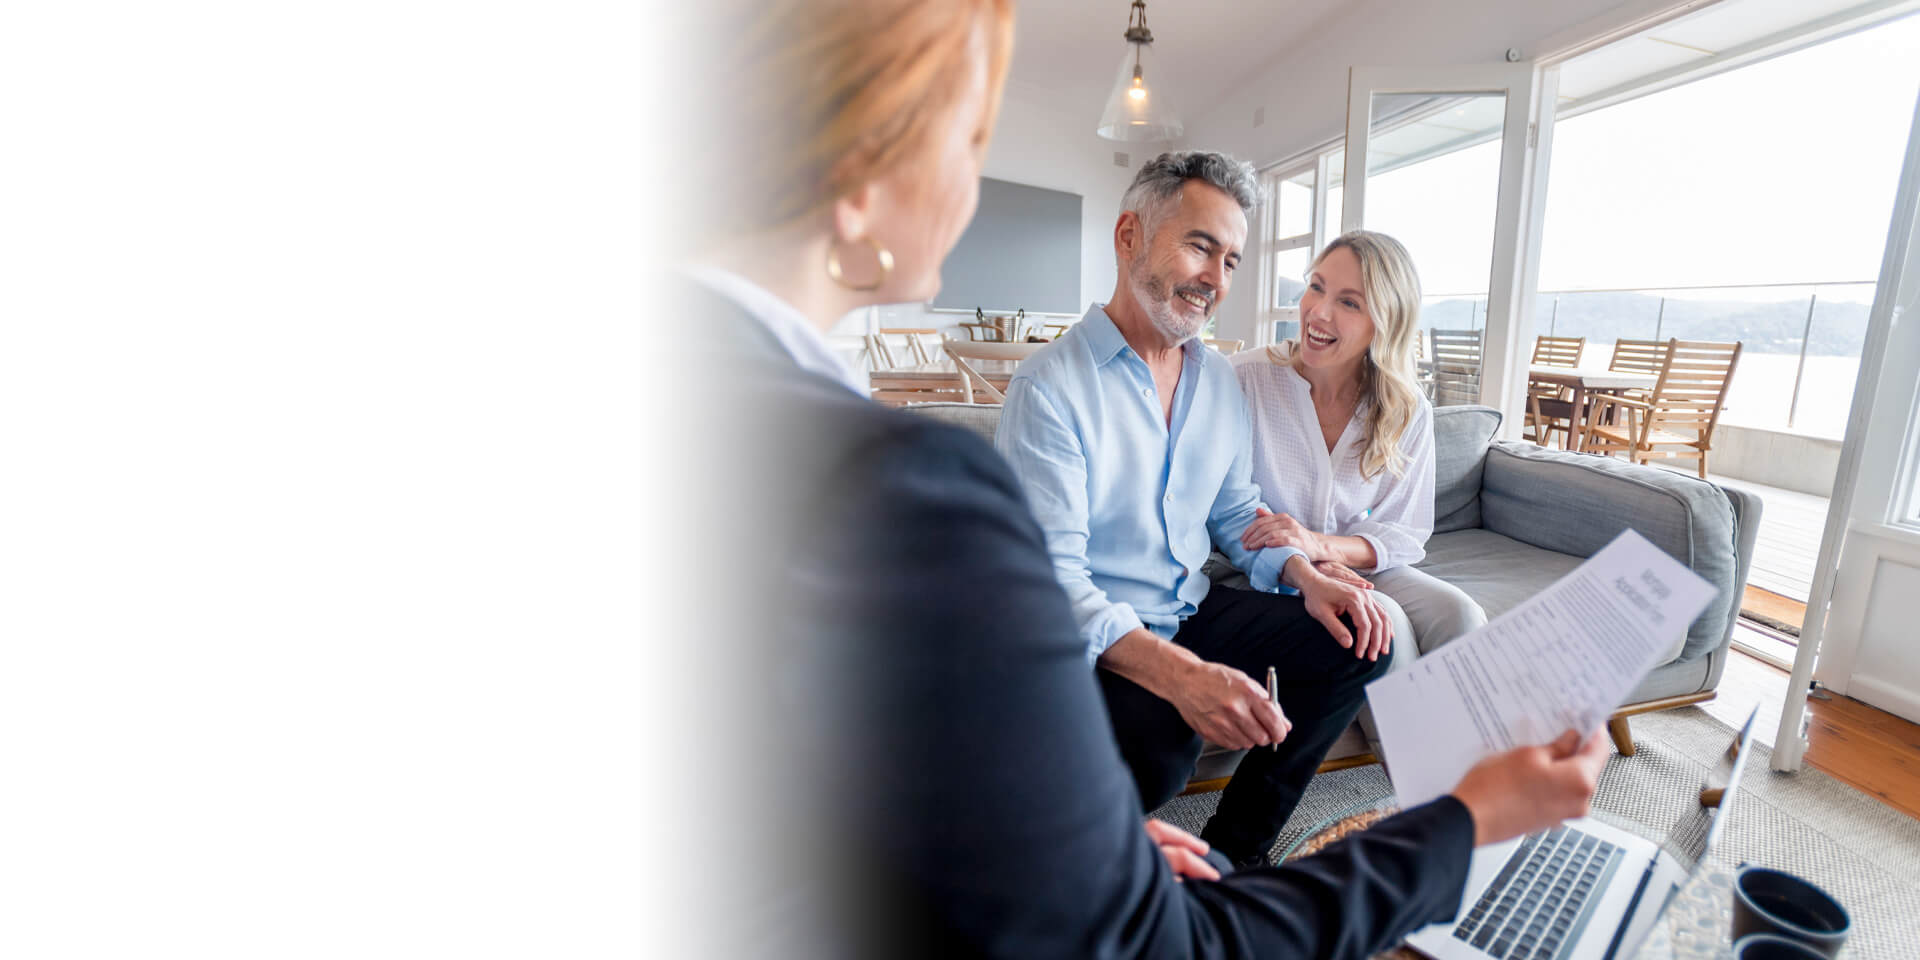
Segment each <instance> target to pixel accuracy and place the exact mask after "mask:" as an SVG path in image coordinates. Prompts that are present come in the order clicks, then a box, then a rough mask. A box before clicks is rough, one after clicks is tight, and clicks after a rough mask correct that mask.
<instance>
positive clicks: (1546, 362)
mask: <svg viewBox="0 0 1920 960" xmlns="http://www.w3.org/2000/svg"><path fill="white" fill-rule="evenodd" d="M1586 346H1587V338H1586V337H1535V338H1534V340H1533V363H1534V364H1535V365H1536V366H1543V367H1568V368H1572V367H1578V366H1579V365H1580V353H1581V351H1583V350H1585V349H1586ZM1522 426H1523V430H1524V429H1525V428H1531V429H1532V430H1533V440H1534V442H1535V443H1538V444H1539V445H1541V446H1543V447H1544V446H1546V445H1547V440H1548V439H1549V438H1550V437H1552V435H1553V432H1554V431H1555V430H1558V431H1560V432H1561V434H1562V435H1563V437H1572V436H1573V401H1572V400H1571V399H1570V398H1569V395H1568V391H1567V388H1566V387H1563V386H1560V385H1559V384H1557V383H1543V382H1540V381H1537V380H1529V381H1527V419H1526V423H1525V424H1523V425H1522ZM1560 445H1561V446H1562V447H1564V446H1566V445H1567V441H1566V440H1565V439H1563V440H1561V442H1560Z"/></svg>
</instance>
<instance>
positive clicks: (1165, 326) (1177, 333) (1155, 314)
mask: <svg viewBox="0 0 1920 960" xmlns="http://www.w3.org/2000/svg"><path fill="white" fill-rule="evenodd" d="M1133 266H1134V265H1132V264H1129V269H1128V270H1127V272H1128V273H1129V274H1131V275H1132V277H1131V279H1132V283H1131V286H1132V287H1133V299H1134V300H1135V301H1137V302H1138V303H1139V304H1140V309H1141V310H1144V311H1146V314H1147V319H1148V320H1150V321H1152V323H1153V328H1154V329H1155V330H1158V331H1160V335H1161V336H1162V337H1165V338H1166V341H1167V346H1169V347H1177V346H1179V345H1181V344H1183V343H1186V342H1187V341H1188V340H1191V339H1193V338H1194V337H1196V336H1199V334H1200V328H1201V327H1203V326H1205V325H1206V322H1207V318H1206V316H1204V315H1203V316H1200V317H1197V318H1195V319H1193V320H1192V321H1184V320H1182V319H1181V318H1180V317H1179V316H1176V315H1175V314H1174V312H1173V291H1172V290H1170V289H1168V288H1167V285H1166V283H1165V281H1162V280H1161V279H1160V278H1159V277H1156V276H1153V275H1152V274H1151V273H1150V272H1148V271H1147V270H1146V267H1147V264H1146V258H1145V257H1142V258H1141V260H1140V263H1139V264H1138V266H1139V267H1140V269H1138V270H1135V269H1132V267H1133Z"/></svg>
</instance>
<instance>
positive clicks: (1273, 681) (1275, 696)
mask: <svg viewBox="0 0 1920 960" xmlns="http://www.w3.org/2000/svg"><path fill="white" fill-rule="evenodd" d="M1267 699H1268V700H1271V701H1273V708H1274V709H1275V710H1278V709H1280V675H1279V674H1277V673H1275V672H1274V671H1273V668H1272V667H1268V668H1267ZM1273 751H1274V752H1275V753H1279V752H1280V743H1279V742H1278V741H1275V742H1274V744H1273Z"/></svg>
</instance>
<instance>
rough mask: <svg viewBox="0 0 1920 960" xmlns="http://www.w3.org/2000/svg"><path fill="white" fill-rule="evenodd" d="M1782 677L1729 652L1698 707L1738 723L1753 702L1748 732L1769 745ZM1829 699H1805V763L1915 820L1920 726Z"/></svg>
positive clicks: (1919, 808) (1919, 798) (1919, 811)
mask: <svg viewBox="0 0 1920 960" xmlns="http://www.w3.org/2000/svg"><path fill="white" fill-rule="evenodd" d="M1787 680H1788V677H1787V674H1786V673H1785V672H1784V671H1782V670H1777V669H1775V668H1774V667H1772V666H1771V665H1769V664H1766V663H1763V662H1761V661H1759V660H1756V659H1754V658H1752V657H1749V656H1747V655H1746V654H1744V653H1740V652H1738V651H1735V653H1734V655H1733V657H1732V659H1730V660H1728V661H1727V671H1726V675H1725V676H1724V677H1722V678H1721V681H1720V696H1719V697H1718V698H1717V699H1715V700H1713V701H1711V702H1710V703H1708V704H1704V705H1703V706H1705V707H1706V708H1707V710H1708V712H1709V713H1712V714H1714V715H1715V716H1716V717H1718V718H1719V719H1720V720H1721V721H1723V722H1727V723H1738V722H1741V721H1743V720H1745V719H1746V711H1747V710H1748V709H1750V708H1752V707H1753V706H1754V705H1755V704H1756V703H1757V704H1758V705H1759V707H1760V719H1759V721H1757V726H1758V727H1759V729H1758V730H1756V731H1755V732H1756V734H1757V735H1759V738H1760V739H1761V740H1762V741H1765V742H1768V743H1771V742H1772V740H1773V734H1774V732H1775V730H1774V727H1775V725H1776V724H1777V723H1778V722H1779V716H1780V704H1781V703H1782V702H1783V701H1784V700H1785V698H1786V690H1787ZM1832 697H1833V699H1831V700H1808V701H1807V710H1808V712H1809V713H1811V714H1812V715H1813V719H1812V721H1811V722H1809V724H1808V726H1807V744H1808V745H1807V754H1806V762H1807V764H1808V765H1810V766H1812V767H1814V768H1815V769H1817V770H1820V771H1821V772H1823V773H1825V774H1827V775H1828V776H1830V777H1833V778H1834V779H1836V780H1839V781H1840V782H1842V783H1845V784H1847V785H1848V786H1850V787H1853V788H1854V789H1855V790H1859V791H1860V792H1862V793H1865V794H1867V795H1869V796H1872V797H1875V798H1877V799H1879V800H1880V801H1881V802H1882V803H1885V804H1886V805H1887V806H1890V807H1892V808H1894V809H1895V810H1898V811H1900V812H1901V813H1904V814H1906V815H1907V816H1909V817H1913V818H1915V819H1920V724H1914V723H1910V722H1908V721H1906V720H1903V719H1901V718H1899V717H1896V716H1894V715H1892V714H1890V713H1887V712H1885V711H1882V710H1876V709H1874V708H1873V707H1870V706H1867V705H1866V704H1864V703H1861V702H1860V701H1858V700H1854V699H1852V698H1850V697H1843V696H1840V695H1838V694H1832ZM1736 713H1737V714H1738V716H1737V717H1736V716H1735V714H1736Z"/></svg>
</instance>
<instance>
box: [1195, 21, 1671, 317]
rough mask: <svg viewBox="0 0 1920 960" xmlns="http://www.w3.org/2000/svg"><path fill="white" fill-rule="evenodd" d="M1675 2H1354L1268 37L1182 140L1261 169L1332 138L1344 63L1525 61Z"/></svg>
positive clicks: (1238, 295)
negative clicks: (1256, 58) (1257, 60)
mask: <svg viewBox="0 0 1920 960" xmlns="http://www.w3.org/2000/svg"><path fill="white" fill-rule="evenodd" d="M1682 2H1684V0H1651V2H1650V0H1629V2H1626V3H1622V2H1620V0H1554V2H1552V3H1542V2H1540V0H1462V2H1450V3H1435V2H1431V0H1359V2H1357V3H1354V4H1353V5H1352V6H1350V7H1348V8H1347V9H1346V10H1344V11H1343V12H1341V13H1340V14H1338V15H1336V16H1334V17H1331V18H1329V19H1328V20H1326V21H1325V22H1322V23H1319V24H1316V25H1314V27H1313V28H1312V29H1311V30H1310V31H1308V32H1306V33H1303V34H1301V35H1298V36H1296V37H1293V38H1291V41H1290V42H1288V41H1286V40H1282V41H1278V42H1276V44H1275V47H1274V54H1273V61H1272V64H1271V65H1270V66H1268V67H1266V68H1265V69H1263V70H1259V71H1258V72H1255V73H1254V74H1253V75H1252V76H1250V77H1249V78H1248V79H1247V80H1246V81H1245V82H1243V83H1241V84H1238V85H1237V86H1236V88H1235V90H1234V92H1233V93H1231V94H1229V95H1228V96H1227V97H1225V98H1223V99H1222V100H1220V101H1219V102H1218V103H1217V104H1215V105H1213V106H1212V107H1211V108H1210V109H1208V110H1206V111H1204V112H1202V113H1199V114H1197V115H1194V116H1190V117H1189V118H1188V119H1187V125H1186V126H1187V136H1186V140H1185V142H1184V144H1183V146H1185V147H1188V148H1191V149H1196V150H1198V149H1205V150H1222V151H1225V152H1227V153H1231V154H1234V155H1235V156H1238V157H1240V158H1241V159H1245V160H1251V161H1253V163H1254V164H1255V165H1256V166H1266V165H1268V164H1272V163H1276V162H1279V161H1281V160H1285V159H1288V158H1290V157H1292V156H1294V155H1296V154H1298V153H1300V152H1302V151H1304V150H1309V149H1312V148H1313V147H1315V146H1317V145H1319V144H1322V143H1325V142H1327V141H1329V140H1332V139H1334V138H1336V137H1339V136H1340V135H1341V133H1342V131H1344V130H1345V129H1346V122H1347V121H1346V116H1347V69H1348V68H1349V67H1354V66H1429V65H1446V64H1466V63H1489V62H1496V61H1501V60H1504V59H1505V54H1506V51H1507V48H1509V47H1513V48H1517V49H1519V50H1520V53H1521V56H1522V57H1523V58H1525V59H1528V60H1533V59H1536V58H1538V57H1542V56H1546V55H1550V54H1554V53H1558V52H1560V50H1562V49H1564V48H1566V47H1567V46H1570V45H1571V44H1573V43H1576V42H1579V41H1581V40H1584V39H1588V36H1583V34H1586V35H1598V34H1599V33H1601V32H1603V31H1604V30H1606V29H1609V28H1612V27H1617V26H1619V25H1622V24H1624V23H1628V22H1632V21H1634V20H1637V19H1639V18H1641V17H1644V16H1647V15H1649V14H1650V13H1652V12H1654V11H1656V10H1658V9H1660V8H1662V7H1672V6H1677V5H1680V4H1681V3H1682ZM1261 108H1264V109H1265V111H1266V114H1265V118H1264V121H1263V122H1262V123H1261V125H1260V126H1258V127H1255V126H1254V125H1253V115H1254V111H1255V110H1256V109H1261ZM1252 246H1253V245H1252V244H1251V243H1250V244H1249V247H1250V250H1249V252H1250V253H1251V252H1253V251H1252V250H1251V248H1252ZM1247 276H1248V277H1249V278H1250V277H1252V276H1255V274H1251V273H1249V274H1248V275H1247ZM1255 286H1257V284H1254V283H1247V284H1246V285H1245V287H1244V288H1242V289H1236V290H1235V291H1234V292H1233V293H1232V294H1230V295H1229V296H1228V298H1227V300H1226V302H1225V303H1223V304H1222V305H1221V307H1220V331H1221V335H1222V336H1233V337H1242V338H1245V339H1249V340H1251V339H1252V336H1251V330H1252V328H1253V325H1254V323H1255V315H1256V310H1255V303H1254V300H1255V293H1254V289H1253V288H1254V287H1255ZM1229 331H1234V332H1229Z"/></svg>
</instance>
